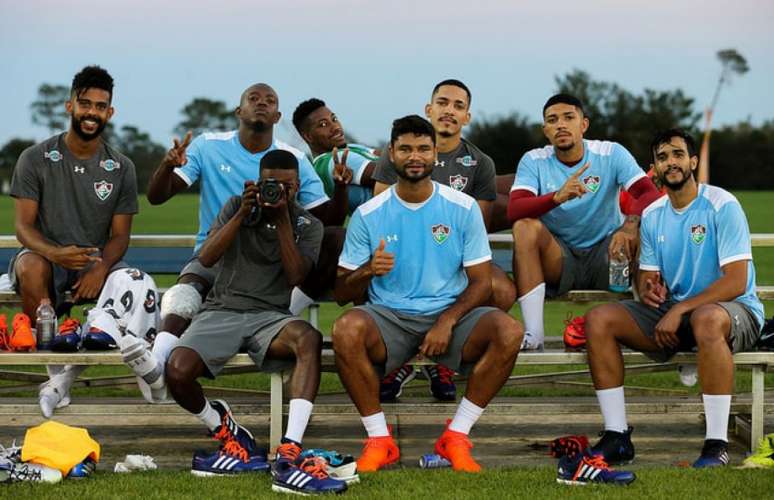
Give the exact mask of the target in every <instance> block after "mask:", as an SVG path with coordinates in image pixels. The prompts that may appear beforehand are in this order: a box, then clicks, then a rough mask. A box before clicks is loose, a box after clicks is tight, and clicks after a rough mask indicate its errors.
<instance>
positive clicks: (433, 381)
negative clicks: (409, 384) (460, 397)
mask: <svg viewBox="0 0 774 500" xmlns="http://www.w3.org/2000/svg"><path fill="white" fill-rule="evenodd" d="M422 372H424V374H425V377H426V378H427V380H429V381H430V393H431V394H432V395H433V397H434V398H435V399H437V400H439V401H454V400H456V399H457V386H456V385H455V384H454V370H451V369H449V368H446V367H445V366H443V365H425V366H423V367H422Z"/></svg>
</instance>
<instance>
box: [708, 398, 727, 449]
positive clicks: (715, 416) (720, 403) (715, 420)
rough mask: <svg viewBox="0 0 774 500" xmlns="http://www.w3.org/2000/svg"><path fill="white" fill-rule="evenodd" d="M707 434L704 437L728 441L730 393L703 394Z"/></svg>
mask: <svg viewBox="0 0 774 500" xmlns="http://www.w3.org/2000/svg"><path fill="white" fill-rule="evenodd" d="M701 397H702V399H703V400H704V414H705V418H706V420H707V435H706V436H705V437H704V439H720V440H721V441H725V442H728V415H729V413H730V412H731V395H730V394H720V395H715V394H702V395H701Z"/></svg>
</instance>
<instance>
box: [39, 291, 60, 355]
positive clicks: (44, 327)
mask: <svg viewBox="0 0 774 500" xmlns="http://www.w3.org/2000/svg"><path fill="white" fill-rule="evenodd" d="M35 316H36V318H37V320H36V325H35V341H36V342H37V344H38V350H45V349H48V348H49V345H50V344H51V341H52V340H53V339H54V335H55V334H56V312H55V311H54V308H53V307H52V306H51V300H49V299H43V300H41V301H40V305H39V306H38V310H37V311H36V312H35Z"/></svg>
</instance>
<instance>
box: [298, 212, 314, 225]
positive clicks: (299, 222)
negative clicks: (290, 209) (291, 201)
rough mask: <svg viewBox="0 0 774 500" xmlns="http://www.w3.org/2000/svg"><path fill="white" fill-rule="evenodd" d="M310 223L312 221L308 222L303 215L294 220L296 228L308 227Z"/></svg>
mask: <svg viewBox="0 0 774 500" xmlns="http://www.w3.org/2000/svg"><path fill="white" fill-rule="evenodd" d="M311 223H312V221H310V220H309V218H308V217H304V216H303V215H299V216H298V219H296V226H308V225H309V224H311Z"/></svg>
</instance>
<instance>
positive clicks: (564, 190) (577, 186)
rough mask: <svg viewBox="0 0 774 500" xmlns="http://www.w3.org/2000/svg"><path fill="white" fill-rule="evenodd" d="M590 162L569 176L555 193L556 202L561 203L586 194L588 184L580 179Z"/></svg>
mask: <svg viewBox="0 0 774 500" xmlns="http://www.w3.org/2000/svg"><path fill="white" fill-rule="evenodd" d="M589 165H590V163H588V162H587V163H585V164H584V165H583V166H582V167H581V168H579V169H578V171H577V172H575V173H574V174H572V175H571V176H570V177H568V178H567V181H565V183H564V184H563V185H562V187H561V188H560V189H559V191H557V192H556V193H554V202H555V203H557V204H559V205H561V204H562V203H564V202H565V201H569V200H572V199H575V198H580V197H581V196H583V195H584V194H586V186H584V185H583V183H582V182H581V181H580V176H581V175H583V172H585V171H586V170H588V168H589Z"/></svg>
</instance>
